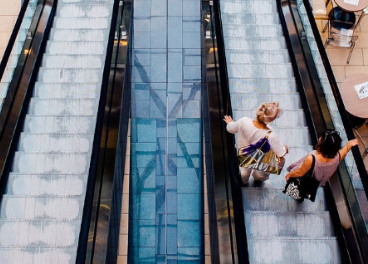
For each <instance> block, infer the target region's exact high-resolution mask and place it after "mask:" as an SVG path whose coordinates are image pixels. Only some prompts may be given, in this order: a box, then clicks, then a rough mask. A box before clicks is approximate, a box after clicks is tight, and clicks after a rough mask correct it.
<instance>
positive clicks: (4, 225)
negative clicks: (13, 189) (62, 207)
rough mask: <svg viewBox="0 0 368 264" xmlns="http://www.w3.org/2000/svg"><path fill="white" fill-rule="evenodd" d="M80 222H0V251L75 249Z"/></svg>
mask: <svg viewBox="0 0 368 264" xmlns="http://www.w3.org/2000/svg"><path fill="white" fill-rule="evenodd" d="M79 231H80V221H79V220H78V221H73V220H72V221H47V220H33V221H25V220H22V221H13V220H0V236H1V238H2V239H0V249H1V248H4V247H13V246H16V247H37V246H41V245H42V246H45V247H76V246H77V245H78V238H79V235H78V234H79Z"/></svg>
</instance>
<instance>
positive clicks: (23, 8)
mask: <svg viewBox="0 0 368 264" xmlns="http://www.w3.org/2000/svg"><path fill="white" fill-rule="evenodd" d="M28 3H29V0H24V1H23V3H22V6H21V8H20V10H19V14H18V17H17V21H16V22H15V24H14V28H13V31H12V33H11V35H10V38H9V41H8V44H7V46H6V48H5V51H4V54H3V57H2V59H1V62H0V80H1V79H2V77H3V75H4V71H5V68H6V65H7V64H8V61H9V57H10V54H11V52H12V50H13V47H14V44H15V40H16V39H17V36H18V33H19V29H20V27H21V25H22V22H23V18H24V14H25V13H26V10H27V7H28Z"/></svg>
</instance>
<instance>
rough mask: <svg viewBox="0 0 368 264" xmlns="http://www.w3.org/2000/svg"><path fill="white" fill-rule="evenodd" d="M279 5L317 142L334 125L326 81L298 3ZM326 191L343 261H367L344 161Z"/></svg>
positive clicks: (338, 98) (359, 216) (360, 167)
mask: <svg viewBox="0 0 368 264" xmlns="http://www.w3.org/2000/svg"><path fill="white" fill-rule="evenodd" d="M306 2H307V1H304V3H306ZM278 7H279V14H280V18H281V21H282V24H283V29H284V32H285V36H286V40H287V44H288V46H289V50H290V57H291V59H292V61H293V64H294V67H295V68H294V72H295V73H296V78H297V79H299V80H300V81H299V84H302V85H301V86H300V87H302V88H303V89H300V91H299V92H300V94H301V98H302V101H305V102H306V103H307V105H308V106H309V108H307V109H309V111H307V116H308V115H310V117H309V118H311V120H312V123H313V127H311V128H313V130H314V131H315V132H314V133H313V131H312V133H311V137H312V140H313V142H316V140H317V139H318V138H317V137H316V135H320V134H321V133H322V132H323V131H324V130H325V129H326V128H330V129H334V124H333V118H332V117H331V114H330V112H329V108H328V105H327V101H326V99H325V95H324V92H323V90H322V88H321V87H322V85H321V82H320V80H319V78H318V73H317V70H316V67H315V63H314V61H313V59H312V56H311V50H310V48H309V45H308V43H307V41H306V39H305V37H304V36H305V32H304V29H303V26H302V23H301V19H300V17H299V13H298V10H297V4H296V2H295V1H293V0H290V1H289V0H278ZM308 7H309V14H308V17H309V20H313V22H311V24H312V29H313V31H314V33H316V32H318V30H317V27H316V25H315V22H314V19H313V15H312V14H311V11H310V6H309V2H308ZM306 9H308V8H306ZM311 18H312V19H311ZM288 22H289V23H288ZM291 22H292V23H291ZM315 39H316V41H317V45H318V49H319V51H320V53H321V56H322V61H323V63H324V65H325V68H326V72H327V73H328V74H329V81H330V83H331V87H332V89H333V94H334V96H335V98H336V101H337V105H338V109H339V112H340V115H341V119H342V121H343V125H344V128H345V131H346V134H347V139H352V138H354V134H353V132H352V129H351V125H350V121H349V118H348V116H347V113H346V110H345V108H344V105H343V102H342V100H341V96H340V93H339V91H338V88H337V84H336V81H335V79H334V76H333V73H332V69H331V66H330V65H329V62H328V59H327V55H326V53H325V50H324V48H323V45H322V43H321V40H320V35H319V33H318V36H317V35H315ZM304 104H305V103H304ZM304 104H303V105H304ZM308 112H309V113H308ZM311 128H310V129H311ZM352 152H353V155H354V158H355V161H356V164H357V167H358V170H359V172H361V170H364V172H365V169H364V164H363V162H362V159H361V156H360V153H359V151H358V149H357V148H356V147H355V148H353V149H352ZM326 192H327V193H330V195H328V196H329V197H328V200H330V201H332V202H331V203H329V205H330V208H331V209H332V211H331V213H332V219H333V220H339V221H338V222H337V223H335V226H338V227H340V228H338V229H337V231H338V232H337V235H338V236H340V239H339V242H340V250H341V251H342V256H343V262H344V263H366V262H367V259H366V255H367V253H366V251H367V250H368V247H367V231H366V229H365V223H364V219H363V217H362V213H361V211H360V210H359V208H357V206H356V205H357V204H358V201H357V197H356V195H355V192H354V189H353V187H352V182H351V178H350V176H349V173H348V170H347V168H346V166H345V163H344V162H342V163H341V164H340V166H339V169H338V173H337V174H335V175H333V177H332V178H331V180H330V181H329V184H328V186H327V188H326ZM358 207H359V206H358ZM334 216H336V217H334ZM336 218H337V219H336Z"/></svg>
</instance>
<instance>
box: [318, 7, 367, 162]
mask: <svg viewBox="0 0 368 264" xmlns="http://www.w3.org/2000/svg"><path fill="white" fill-rule="evenodd" d="M360 13H361V12H357V13H356V16H357V20H358V16H359V15H360ZM325 23H326V22H325V21H321V20H320V21H317V25H318V28H319V29H320V32H321V29H322V26H323V25H325ZM327 35H328V33H327V31H326V32H325V33H322V32H321V37H322V41H323V43H324V42H325V40H326V38H327ZM354 35H355V36H358V39H357V40H356V42H355V43H356V44H355V48H354V50H353V53H352V56H351V59H350V63H349V64H347V63H346V60H347V58H348V55H349V49H347V48H339V47H334V46H332V45H328V46H327V48H326V51H327V55H328V58H329V60H330V63H331V66H332V70H333V72H334V74H335V79H336V81H337V84H338V85H341V83H342V82H343V81H344V80H345V79H346V78H347V77H349V76H350V75H352V74H355V73H365V74H368V15H367V16H365V17H363V18H362V20H361V22H360V25H359V26H358V28H357V29H356V30H355V33H354ZM367 107H368V106H367ZM359 133H360V134H361V136H362V138H363V140H365V142H367V143H368V125H367V126H362V127H360V128H359ZM359 144H360V146H359V148H360V149H361V152H362V153H363V151H364V147H363V145H362V143H361V142H360V143H359ZM364 162H365V164H366V168H367V169H368V156H367V157H366V158H365V159H364Z"/></svg>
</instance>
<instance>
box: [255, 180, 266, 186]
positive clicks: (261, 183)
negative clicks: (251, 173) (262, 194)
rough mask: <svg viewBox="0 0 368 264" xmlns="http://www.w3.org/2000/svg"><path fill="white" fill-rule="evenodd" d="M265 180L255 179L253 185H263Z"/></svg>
mask: <svg viewBox="0 0 368 264" xmlns="http://www.w3.org/2000/svg"><path fill="white" fill-rule="evenodd" d="M263 182H264V181H258V180H254V181H253V185H254V187H261V186H262V185H263Z"/></svg>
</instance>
